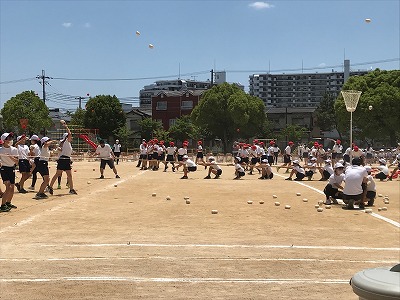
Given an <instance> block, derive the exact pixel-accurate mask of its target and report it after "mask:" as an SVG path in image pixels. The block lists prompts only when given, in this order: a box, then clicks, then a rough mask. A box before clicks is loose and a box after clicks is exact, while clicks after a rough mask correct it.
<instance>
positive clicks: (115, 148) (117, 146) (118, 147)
mask: <svg viewBox="0 0 400 300" xmlns="http://www.w3.org/2000/svg"><path fill="white" fill-rule="evenodd" d="M113 149H114V152H121V144H119V143H118V144H114V146H113Z"/></svg>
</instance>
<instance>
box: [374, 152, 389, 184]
mask: <svg viewBox="0 0 400 300" xmlns="http://www.w3.org/2000/svg"><path fill="white" fill-rule="evenodd" d="M376 169H377V170H378V171H379V173H377V174H376V175H375V178H376V179H379V180H380V181H384V180H385V179H387V177H388V176H389V168H388V167H387V166H386V160H385V159H383V158H381V159H380V160H379V166H377V167H376Z"/></svg>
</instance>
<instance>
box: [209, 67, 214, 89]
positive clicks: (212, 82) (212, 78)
mask: <svg viewBox="0 0 400 300" xmlns="http://www.w3.org/2000/svg"><path fill="white" fill-rule="evenodd" d="M210 73H211V87H213V86H214V70H213V69H211V71H210Z"/></svg>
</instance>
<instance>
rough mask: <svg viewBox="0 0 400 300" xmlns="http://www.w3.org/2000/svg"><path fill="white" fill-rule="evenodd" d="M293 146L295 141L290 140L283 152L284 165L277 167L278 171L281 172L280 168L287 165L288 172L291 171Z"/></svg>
mask: <svg viewBox="0 0 400 300" xmlns="http://www.w3.org/2000/svg"><path fill="white" fill-rule="evenodd" d="M292 147H293V142H292V141H290V142H289V143H288V144H287V146H286V148H285V150H284V152H283V165H281V166H279V167H277V168H276V171H277V172H279V169H280V168H283V167H285V166H286V173H289V168H290V162H291V161H292Z"/></svg>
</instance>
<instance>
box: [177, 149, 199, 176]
mask: <svg viewBox="0 0 400 300" xmlns="http://www.w3.org/2000/svg"><path fill="white" fill-rule="evenodd" d="M182 164H183V176H182V177H181V179H188V176H187V175H188V173H189V172H195V171H196V170H197V166H196V164H195V162H194V161H192V160H191V159H189V157H188V156H187V155H186V154H185V155H184V156H183V157H182Z"/></svg>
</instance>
